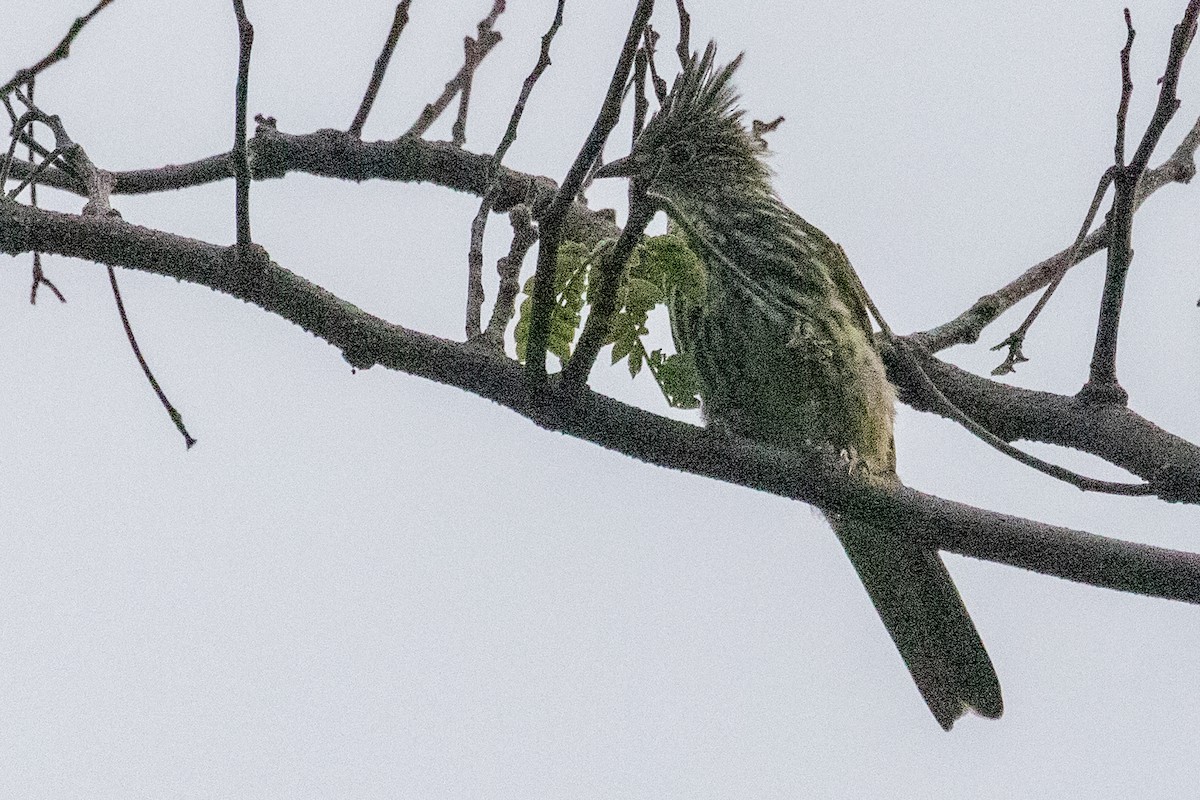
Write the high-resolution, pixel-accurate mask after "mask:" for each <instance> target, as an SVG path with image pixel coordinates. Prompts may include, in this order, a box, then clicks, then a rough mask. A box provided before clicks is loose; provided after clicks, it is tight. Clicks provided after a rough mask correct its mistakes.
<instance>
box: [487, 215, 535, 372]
mask: <svg viewBox="0 0 1200 800" xmlns="http://www.w3.org/2000/svg"><path fill="white" fill-rule="evenodd" d="M508 221H509V224H511V225H512V229H513V238H512V244H511V245H509V248H508V255H505V256H501V257H500V259H499V260H498V261H496V272H497V273H499V275H500V288H499V289H497V291H496V302H495V304H494V305H493V306H492V318H491V319H490V320H488V324H487V328H486V329H485V330H484V332H483V340H484V341H485V342H487V343H488V344H490V345H491V346H492V347H493V348H495V349H496V350H497V351H498V352H501V353H502V352H504V330H505V328H507V327H508V323H509V322H511V321H512V318H513V315H514V314H515V313H516V309H517V294H518V293H519V292H520V291H521V280H520V278H521V264H523V263H524V262H525V256H526V254H527V253H529V249H530V248H531V247H533V245H534V243H535V242H536V241H537V238H538V234H537V228H535V227H534V226H533V214H532V212H531V211H530V210H529V206H527V205H525V204H524V203H521V204H518V205H515V206H513V207H512V209H511V210H510V211H509V212H508Z"/></svg>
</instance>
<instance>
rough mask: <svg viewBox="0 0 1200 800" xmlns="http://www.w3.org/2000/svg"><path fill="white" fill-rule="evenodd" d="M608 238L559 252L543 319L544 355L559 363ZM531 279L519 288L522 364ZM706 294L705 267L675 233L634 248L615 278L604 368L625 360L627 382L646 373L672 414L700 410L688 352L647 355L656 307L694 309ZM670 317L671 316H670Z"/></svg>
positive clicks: (561, 248) (518, 340)
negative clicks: (546, 331) (546, 325)
mask: <svg viewBox="0 0 1200 800" xmlns="http://www.w3.org/2000/svg"><path fill="white" fill-rule="evenodd" d="M612 246H613V240H612V239H605V240H603V241H601V242H600V243H599V244H597V245H596V246H595V247H589V246H587V245H585V244H583V243H580V242H565V243H563V244H562V245H560V246H559V248H558V253H557V261H556V265H555V274H554V300H555V303H554V308H553V309H552V312H551V317H550V340H549V342H548V344H547V349H548V350H549V351H550V352H551V353H553V354H554V355H556V356H558V358H559V359H561V360H563V361H566V360H567V359H569V358H570V357H571V352H572V348H573V346H574V345H575V341H576V338H577V337H578V335H579V332H580V329H581V327H582V321H583V317H584V314H583V311H584V308H585V306H589V305H590V303H591V298H590V297H589V295H588V292H589V289H590V287H591V286H592V281H593V276H594V275H598V274H597V273H596V272H595V271H596V270H599V269H600V268H601V262H602V260H603V259H604V258H606V257H608V255H609V253H610V252H611V250H612ZM533 280H534V279H533V278H532V277H531V278H529V280H527V281H526V282H525V286H524V293H525V297H524V299H523V300H522V302H521V306H520V310H519V314H518V317H517V326H516V331H515V334H514V335H515V338H516V346H517V358H518V359H520V360H521V361H522V362H523V361H524V360H525V351H526V347H527V344H528V338H529V320H530V315H531V313H532V310H533V299H532V293H533ZM704 293H705V271H704V265H703V263H702V262H701V261H700V259H699V258H698V257H697V256H696V254H695V253H693V252H692V250H691V249H690V248H689V247H688V246H687V243H686V242H685V241H684V240H683V239H682V238H681V237H679V236H677V235H675V234H674V233H667V234H664V235H662V236H654V237H650V238H647V239H646V240H645V241H643V242H642V243H641V244H639V245H638V246H637V248H635V250H634V252H633V255H632V256H631V257H630V259H629V262H628V263H627V264H626V265H625V267H624V269H623V270H622V272H621V282H620V286H619V289H618V291H617V312H616V313H615V314H614V315H613V319H612V324H611V325H610V326H609V332H608V336H607V337H606V339H605V344H606V345H612V357H611V363H612V364H617V363H619V362H621V361H625V362H626V364H627V366H628V368H629V374H630V376H631V377H636V376H637V375H638V373H640V372H641V370H642V368H643V367H648V368H649V370H650V374H651V375H652V376H653V377H654V380H655V382H656V383H657V384H658V387H659V389H660V390H661V391H662V393H663V397H665V398H666V400H667V402H668V403H669V404H670V405H671V406H672V407H674V408H696V407H697V406H699V405H700V400H699V397H698V393H699V383H698V379H697V376H696V368H695V364H694V361H693V359H692V354H691V353H690V352H687V351H686V349H685V348H681V347H679V339H678V337H676V350H677V351H681V352H675V353H670V354H666V353H663V351H662V350H661V349H654V350H647V348H646V346H645V343H644V337H646V336H648V335H649V333H650V329H649V327H648V323H649V317H650V313H651V312H652V311H654V309H656V308H657V307H658V306H660V305H661V306H666V307H667V310H668V311H669V312H674V311H675V310H676V309H677V308H678V307H679V306H682V305H686V306H688V307H695V306H697V305H698V304H699V303H701V302H702V301H703V298H704ZM672 316H674V313H672Z"/></svg>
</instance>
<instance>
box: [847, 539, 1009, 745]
mask: <svg viewBox="0 0 1200 800" xmlns="http://www.w3.org/2000/svg"><path fill="white" fill-rule="evenodd" d="M831 522H832V524H833V529H834V532H835V533H837V536H838V538H839V539H840V540H841V542H842V546H843V547H844V548H845V549H846V554H847V555H848V556H850V562H851V563H852V564H854V568H855V570H857V571H858V575H859V577H860V578H861V579H862V582H863V586H865V587H866V589H867V594H869V595H870V596H871V602H873V603H874V604H875V608H876V609H877V610H878V611H879V616H880V618H881V619H882V620H883V624H884V626H885V627H886V628H887V630H888V633H889V634H891V636H892V641H893V642H895V643H896V649H898V650H899V651H900V655H901V656H902V657H903V658H904V663H905V664H907V665H908V670H909V672H911V673H912V676H913V680H914V681H915V682H916V684H917V689H918V690H920V692H921V696H922V697H924V698H925V702H926V703H927V704H928V705H929V710H930V711H932V712H933V716H934V717H935V718H936V719H937V721H938V724H939V725H941V726H942V727H943V728H945V729H946V730H950V728H951V726H953V725H954V721H955V720H957V719H958V718H959V717H961V716H962V715H963V713H964V712H966V711H967V710H968V709H969V710H972V711H974V712H975V713H977V714H980V715H981V716H984V717H991V718H993V719H994V718H996V717H999V716H1000V715H1001V713H1003V711H1004V701H1003V699H1002V698H1001V696H1000V681H999V680H998V679H997V678H996V671H995V669H994V668H993V667H992V661H991V659H990V658H988V654H987V650H985V649H984V647H983V642H982V641H981V640H980V638H979V633H978V631H976V630H975V624H974V623H973V622H971V617H970V615H968V614H967V609H966V606H964V605H963V601H962V598H961V597H959V594H958V590H957V589H956V588H955V587H954V583H953V581H951V579H950V573H948V572H947V571H946V566H945V565H944V564H943V563H942V559H941V557H940V556H939V555H938V554H937V552H936V551H933V550H925V549H921V548H919V547H916V546H914V545H912V544H910V543H908V542H905V541H903V540H901V539H898V538H897V537H895V536H894V535H891V534H885V533H881V532H880V531H878V530H876V529H874V528H872V527H871V526H869V525H866V524H863V523H861V522H858V521H856V520H852V519H849V518H841V519H836V520H831Z"/></svg>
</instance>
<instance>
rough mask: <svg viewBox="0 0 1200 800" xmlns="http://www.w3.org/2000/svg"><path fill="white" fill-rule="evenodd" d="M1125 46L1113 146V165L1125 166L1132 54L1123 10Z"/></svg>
mask: <svg viewBox="0 0 1200 800" xmlns="http://www.w3.org/2000/svg"><path fill="white" fill-rule="evenodd" d="M1125 31H1126V33H1125V46H1124V47H1122V48H1121V56H1120V60H1121V101H1120V102H1119V103H1118V104H1117V141H1116V143H1115V144H1114V146H1113V164H1115V165H1116V166H1117V167H1118V168H1119V167H1123V166H1125V122H1126V118H1127V117H1128V116H1129V100H1130V98H1132V97H1133V76H1132V75H1131V74H1130V71H1129V56H1130V54H1131V53H1132V52H1133V39H1134V37H1135V36H1137V31H1135V30H1134V29H1133V17H1131V16H1130V14H1129V9H1128V8H1127V9H1125Z"/></svg>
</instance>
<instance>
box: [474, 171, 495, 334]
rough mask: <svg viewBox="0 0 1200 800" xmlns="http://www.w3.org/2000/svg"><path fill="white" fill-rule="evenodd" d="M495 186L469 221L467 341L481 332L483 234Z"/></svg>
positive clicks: (490, 210) (493, 200)
mask: <svg viewBox="0 0 1200 800" xmlns="http://www.w3.org/2000/svg"><path fill="white" fill-rule="evenodd" d="M497 193H498V189H497V186H496V185H495V184H493V186H492V188H491V189H489V190H488V193H487V194H485V195H484V196H483V200H482V201H480V203H479V210H478V211H476V212H475V218H474V219H473V220H471V246H470V248H469V249H468V250H467V322H466V334H467V338H468V339H474V338H475V337H476V336H479V334H480V333H481V332H482V330H481V327H480V326H481V325H482V324H483V322H482V319H483V301H484V296H483V234H484V230H485V228H486V227H487V220H488V215H489V214H490V213H491V212H492V204H493V203H495V202H496V194H497Z"/></svg>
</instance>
